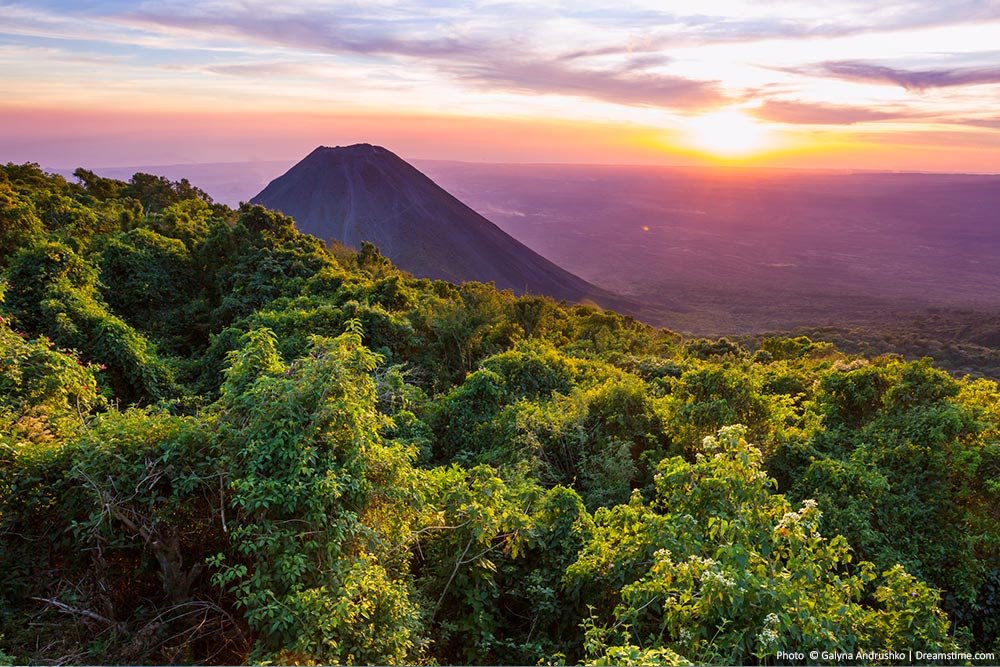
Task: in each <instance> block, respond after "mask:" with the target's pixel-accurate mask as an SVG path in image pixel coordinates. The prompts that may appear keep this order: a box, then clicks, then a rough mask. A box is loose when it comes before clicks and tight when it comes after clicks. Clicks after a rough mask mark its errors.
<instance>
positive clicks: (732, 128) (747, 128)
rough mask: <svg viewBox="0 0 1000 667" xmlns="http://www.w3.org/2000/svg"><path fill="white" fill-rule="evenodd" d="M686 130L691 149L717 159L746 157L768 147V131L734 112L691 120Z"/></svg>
mask: <svg viewBox="0 0 1000 667" xmlns="http://www.w3.org/2000/svg"><path fill="white" fill-rule="evenodd" d="M685 130H686V131H685V134H686V135H687V137H688V140H689V141H690V143H691V144H692V147H694V148H696V149H698V150H701V151H704V152H706V153H710V154H712V155H716V156H719V157H745V156H748V155H752V154H754V153H758V152H761V151H763V150H764V149H766V148H768V147H769V145H770V131H769V130H768V129H767V128H766V127H765V126H764V125H762V124H760V123H758V122H756V121H754V120H753V119H752V118H750V117H749V116H747V115H745V114H744V113H742V112H741V111H736V110H724V111H717V112H715V113H710V114H707V115H704V116H698V117H696V118H692V119H691V120H690V121H688V123H687V124H686V128H685Z"/></svg>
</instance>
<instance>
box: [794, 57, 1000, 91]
mask: <svg viewBox="0 0 1000 667" xmlns="http://www.w3.org/2000/svg"><path fill="white" fill-rule="evenodd" d="M812 71H814V72H817V73H823V74H826V75H829V76H833V77H836V78H840V79H845V80H848V81H861V82H874V83H890V84H895V85H897V86H900V87H902V88H905V89H907V90H926V89H928V88H947V87H951V86H971V85H979V84H993V83H1000V66H997V67H963V68H950V69H943V68H942V69H923V70H908V69H897V68H895V67H887V66H885V65H878V64H875V63H869V62H863V61H855V60H841V61H835V62H826V63H822V64H821V65H820V66H819V67H816V68H812Z"/></svg>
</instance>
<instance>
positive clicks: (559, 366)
mask: <svg viewBox="0 0 1000 667" xmlns="http://www.w3.org/2000/svg"><path fill="white" fill-rule="evenodd" d="M75 176H76V182H69V181H67V180H66V179H64V178H62V177H60V176H54V175H50V174H46V173H44V172H43V171H42V170H41V169H40V168H39V167H38V166H37V165H32V164H25V165H14V164H8V165H6V166H5V167H2V168H0V270H2V280H3V282H2V285H0V318H2V319H0V563H2V564H3V565H2V567H0V663H2V662H4V661H6V662H11V663H19V662H25V661H30V662H34V663H66V662H76V663H157V664H164V663H219V664H238V663H246V662H265V661H268V662H277V663H296V664H307V663H312V664H321V663H324V664H335V663H339V664H350V663H374V664H414V663H417V664H454V663H469V664H580V663H584V664H623V663H630V664H636V663H645V664H686V663H688V662H694V663H712V664H765V663H770V664H774V663H775V662H780V661H778V660H777V659H776V656H777V655H778V652H779V651H809V650H817V651H839V652H857V651H861V650H865V651H878V650H908V649H912V650H914V651H916V650H921V651H960V650H961V651H973V650H976V651H989V650H1000V643H998V635H1000V392H998V388H997V384H996V383H995V382H993V381H990V380H985V379H974V378H971V377H965V378H956V377H954V376H952V375H950V374H949V373H947V372H945V371H943V370H941V369H939V368H937V367H936V366H935V365H934V362H933V361H932V360H930V359H923V360H916V361H907V360H904V359H903V358H902V357H899V356H894V355H891V354H890V355H883V356H877V357H870V358H866V357H863V356H858V355H853V354H847V353H845V352H841V351H839V350H838V349H837V348H836V347H835V346H834V345H832V344H830V343H826V342H820V341H814V340H811V339H809V338H806V337H794V338H784V337H772V338H765V339H762V340H760V341H758V342H757V344H756V345H754V346H753V347H744V346H743V345H740V344H737V343H734V342H732V341H729V340H726V339H720V340H702V339H691V338H686V337H682V336H679V335H677V334H674V333H671V332H669V331H665V330H657V329H653V328H651V327H648V326H646V325H644V324H642V323H639V322H637V321H635V320H632V319H630V318H628V317H624V316H621V315H618V314H615V313H613V312H607V311H601V310H599V309H596V308H594V307H590V306H584V305H573V304H566V303H557V302H554V301H552V300H550V299H547V298H544V297H539V296H521V297H519V296H515V295H514V294H512V293H510V292H498V291H497V290H495V289H494V288H493V287H492V286H491V285H485V284H479V283H466V284H463V285H454V284H449V283H445V282H440V281H430V280H423V279H416V278H413V277H412V276H410V275H408V274H405V273H403V272H401V271H399V270H398V269H396V268H395V267H394V266H393V265H392V263H391V262H389V261H388V260H387V259H385V258H384V257H382V255H380V254H379V252H378V249H377V248H375V247H374V246H371V245H367V244H366V245H365V246H364V247H362V248H361V249H360V250H359V251H358V252H355V251H352V250H350V249H348V248H344V247H341V246H337V245H328V244H325V243H323V242H321V241H320V240H318V239H316V238H313V237H311V236H307V235H303V234H301V233H299V232H298V231H297V230H296V228H295V224H294V221H293V220H291V219H290V218H288V217H286V216H283V215H281V214H279V213H276V212H273V211H269V210H266V209H263V208H261V207H257V206H249V205H244V206H242V207H241V208H240V209H238V210H233V209H231V208H229V207H227V206H224V205H220V204H217V203H214V202H213V201H212V200H211V199H210V198H209V197H208V196H207V195H206V194H205V193H204V192H202V191H200V190H199V189H197V188H195V187H194V186H192V185H191V184H190V183H188V182H186V181H181V182H176V183H175V182H171V181H168V180H166V179H163V178H159V177H156V176H151V175H148V174H136V175H135V176H134V177H133V178H132V179H131V180H130V181H129V182H122V181H115V180H111V179H106V178H101V177H99V176H97V175H95V174H93V173H92V172H89V171H86V170H82V169H81V170H77V172H76V174H75Z"/></svg>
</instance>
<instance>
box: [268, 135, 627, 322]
mask: <svg viewBox="0 0 1000 667" xmlns="http://www.w3.org/2000/svg"><path fill="white" fill-rule="evenodd" d="M251 201H252V203H255V204H261V205H263V206H266V207H268V208H272V209H275V210H278V211H281V212H283V213H285V214H287V215H290V216H292V217H293V218H295V221H296V224H297V226H298V228H299V229H300V230H302V231H304V232H306V233H308V234H312V235H314V236H318V237H319V238H322V239H326V240H337V241H340V242H341V243H344V244H346V245H349V246H352V247H355V248H357V247H359V246H360V245H361V242H362V241H370V242H372V243H374V244H375V245H376V246H378V248H379V250H380V251H381V252H382V254H384V255H385V256H386V257H388V258H390V259H391V260H392V261H393V262H394V263H395V264H396V265H397V266H399V267H401V268H403V269H405V270H407V271H409V272H411V273H413V274H414V275H416V276H420V277H426V278H436V279H443V280H449V281H452V282H459V283H460V282H463V281H470V280H477V281H481V282H493V283H495V284H496V286H497V287H498V288H499V289H509V290H512V291H514V292H516V293H518V294H524V293H530V294H544V295H546V296H551V297H553V298H556V299H563V300H566V301H574V302H575V301H582V300H592V301H594V302H596V303H598V304H600V305H602V306H607V307H609V308H616V309H619V310H623V311H626V312H629V311H631V312H633V313H635V312H636V310H637V309H636V307H635V304H632V303H630V302H629V301H628V300H626V299H624V298H623V297H620V296H617V295H615V294H612V293H610V292H607V291H606V290H602V289H600V288H598V287H595V286H594V285H591V284H590V283H588V282H587V281H585V280H583V279H582V278H579V277H577V276H575V275H573V274H571V273H569V272H568V271H565V270H564V269H561V268H560V267H559V266H557V265H556V264H554V263H552V262H550V261H549V260H547V259H545V258H544V257H542V256H541V255H539V254H538V253H536V252H535V251H533V250H531V249H530V248H528V247H527V246H525V245H524V244H522V243H520V242H519V241H517V240H516V239H514V238H513V237H511V236H510V235H508V234H507V233H505V232H504V231H503V230H501V229H500V228H499V227H497V226H496V225H494V224H493V223H492V222H490V221H489V220H487V219H486V218H484V217H483V216H481V215H479V214H478V213H476V212H475V211H473V210H472V209H471V208H469V207H468V206H466V205H465V204H463V203H462V202H460V201H459V200H458V199H456V198H455V197H453V196H451V195H450V194H448V192H446V191H445V190H444V189H442V188H441V187H439V186H438V185H437V184H436V183H434V181H432V180H431V179H430V178H428V177H427V176H425V175H424V174H422V173H421V172H420V171H418V170H417V169H416V168H414V167H413V166H412V165H410V164H408V163H407V162H406V161H404V160H403V159H401V158H400V157H398V156H397V155H395V154H394V153H392V152H391V151H389V150H386V149H385V148H382V147H380V146H372V145H369V144H356V145H354V146H347V147H337V148H328V147H325V146H321V147H319V148H317V149H316V150H314V151H313V152H312V153H310V154H309V155H308V156H306V157H305V158H304V159H303V160H302V161H301V162H299V163H298V164H296V165H295V166H294V167H292V168H291V169H289V170H288V171H287V172H286V173H285V174H284V175H282V176H280V177H278V178H276V179H275V180H273V181H271V183H270V184H269V185H268V186H267V187H266V188H264V190H263V191H262V192H261V193H260V194H258V195H257V196H256V197H254V198H253V199H252V200H251Z"/></svg>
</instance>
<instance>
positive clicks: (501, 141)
mask: <svg viewBox="0 0 1000 667" xmlns="http://www.w3.org/2000/svg"><path fill="white" fill-rule="evenodd" d="M0 90H2V91H3V92H2V94H0V161H2V162H7V161H14V162H24V161H33V162H38V163H40V164H42V165H43V166H47V167H51V168H72V167H76V166H87V167H90V168H94V167H112V166H131V165H165V164H184V163H215V162H241V161H248V160H288V159H295V158H297V157H300V156H303V155H305V154H306V153H308V152H309V151H310V150H311V149H312V148H314V147H315V146H317V145H327V146H334V145H347V144H351V143H358V142H369V143H376V144H381V145H384V146H386V147H387V148H390V149H391V150H393V151H395V152H397V153H399V154H400V155H402V156H404V157H410V158H431V159H450V160H472V161H484V162H589V163H603V164H737V165H766V166H778V167H789V168H832V169H889V170H911V171H942V172H970V173H998V172H1000V0H947V1H942V0H901V1H898V2H873V1H871V0H825V1H818V0H808V1H800V0H702V1H701V2H690V1H671V0H615V1H610V0H606V1H602V2H594V1H592V0H551V1H546V2H522V1H519V0H483V1H478V0H473V1H471V2H442V1H438V0H429V1H426V2H420V1H414V0H364V1H361V2H352V1H344V2H339V1H338V2H329V1H323V2H320V1H318V0H286V1H282V0H266V1H265V0H188V1H185V2H174V1H169V0H150V1H148V2H124V1H119V0H98V1H95V2H78V1H72V2H71V1H66V0H32V1H31V2H10V1H8V0H0Z"/></svg>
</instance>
